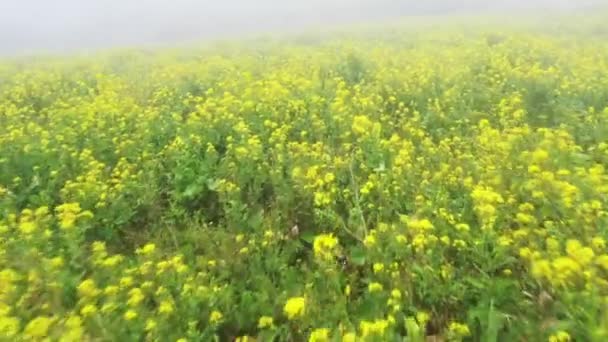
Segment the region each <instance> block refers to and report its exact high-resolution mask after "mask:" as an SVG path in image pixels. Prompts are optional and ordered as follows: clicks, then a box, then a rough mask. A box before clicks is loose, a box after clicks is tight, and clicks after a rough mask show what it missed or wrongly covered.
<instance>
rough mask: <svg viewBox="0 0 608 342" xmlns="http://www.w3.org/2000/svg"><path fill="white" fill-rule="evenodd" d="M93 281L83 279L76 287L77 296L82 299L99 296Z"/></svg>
mask: <svg viewBox="0 0 608 342" xmlns="http://www.w3.org/2000/svg"><path fill="white" fill-rule="evenodd" d="M99 292H100V291H99V290H98V289H97V285H95V281H94V280H93V279H85V280H83V281H82V282H81V283H80V285H78V294H79V295H80V296H81V297H83V298H92V297H95V296H97V295H98V294H99Z"/></svg>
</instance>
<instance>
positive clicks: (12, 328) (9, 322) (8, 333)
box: [0, 315, 20, 337]
mask: <svg viewBox="0 0 608 342" xmlns="http://www.w3.org/2000/svg"><path fill="white" fill-rule="evenodd" d="M19 330H20V323H19V319H17V318H15V317H11V316H4V315H0V337H13V336H15V335H16V334H17V333H18V332H19Z"/></svg>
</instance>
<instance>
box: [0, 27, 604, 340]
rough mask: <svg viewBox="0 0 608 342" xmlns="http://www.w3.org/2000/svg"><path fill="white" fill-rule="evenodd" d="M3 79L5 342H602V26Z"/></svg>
mask: <svg viewBox="0 0 608 342" xmlns="http://www.w3.org/2000/svg"><path fill="white" fill-rule="evenodd" d="M581 30H582V29H580V27H579V28H577V29H576V30H571V31H566V32H558V33H556V32H544V31H541V30H537V31H525V32H524V31H521V30H519V31H518V30H512V31H507V32H506V33H504V32H503V33H497V32H495V31H492V30H485V31H484V30H470V31H467V30H462V31H458V30H442V31H441V32H426V33H420V34H415V35H410V34H408V33H407V32H405V31H404V32H402V31H399V30H388V31H387V32H384V33H383V34H382V35H381V36H378V35H376V34H356V35H350V36H349V35H338V36H334V37H333V38H328V39H323V40H315V39H305V38H302V39H298V40H290V41H281V42H279V43H277V42H273V41H266V40H264V41H259V42H253V43H251V44H245V43H244V44H241V45H238V44H237V45H233V44H221V45H218V46H211V47H204V48H199V49H178V50H159V51H153V52H150V51H140V50H133V51H120V52H117V53H99V54H98V55H95V56H92V57H82V56H81V57H78V56H72V57H57V56H55V57H52V56H48V57H38V58H28V59H5V60H4V61H3V62H1V63H0V340H1V341H21V340H28V341H29V340H45V339H47V340H50V341H180V342H181V341H214V340H215V341H235V340H236V341H241V342H243V341H316V342H320V341H409V342H422V341H552V342H565V341H574V340H576V341H606V340H608V246H607V241H608V211H607V210H608V209H607V208H608V173H607V170H606V165H607V164H608V39H607V37H608V33H607V32H605V31H594V32H590V31H589V32H584V31H581Z"/></svg>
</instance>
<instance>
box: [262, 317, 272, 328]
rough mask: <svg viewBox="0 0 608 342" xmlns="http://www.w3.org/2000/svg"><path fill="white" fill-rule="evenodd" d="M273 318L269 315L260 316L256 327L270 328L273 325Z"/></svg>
mask: <svg viewBox="0 0 608 342" xmlns="http://www.w3.org/2000/svg"><path fill="white" fill-rule="evenodd" d="M273 322H274V321H273V319H272V317H270V316H262V317H260V319H259V320H258V328H260V329H266V328H271V327H272V326H273V324H274V323H273Z"/></svg>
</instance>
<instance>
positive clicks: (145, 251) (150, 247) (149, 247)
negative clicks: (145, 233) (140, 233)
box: [136, 243, 156, 255]
mask: <svg viewBox="0 0 608 342" xmlns="http://www.w3.org/2000/svg"><path fill="white" fill-rule="evenodd" d="M155 250H156V245H155V244H153V243H148V244H146V245H145V246H143V247H142V248H141V249H137V250H136V253H137V254H141V255H149V254H152V253H154V251H155Z"/></svg>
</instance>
